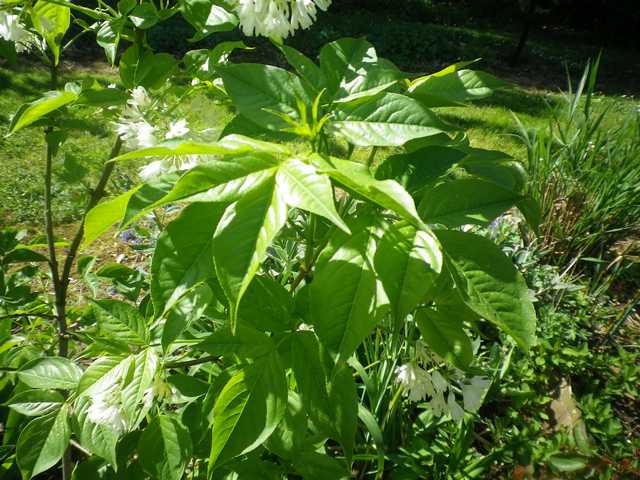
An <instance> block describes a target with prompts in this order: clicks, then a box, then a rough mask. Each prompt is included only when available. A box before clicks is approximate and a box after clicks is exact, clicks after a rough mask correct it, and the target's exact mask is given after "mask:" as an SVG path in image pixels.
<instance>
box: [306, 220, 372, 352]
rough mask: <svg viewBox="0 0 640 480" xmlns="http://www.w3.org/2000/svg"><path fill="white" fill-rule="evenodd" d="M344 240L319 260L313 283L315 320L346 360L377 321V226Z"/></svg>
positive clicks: (329, 345) (330, 348)
mask: <svg viewBox="0 0 640 480" xmlns="http://www.w3.org/2000/svg"><path fill="white" fill-rule="evenodd" d="M340 240H341V242H340V243H339V246H338V247H337V248H335V247H333V246H331V248H335V251H333V252H332V253H331V254H330V257H329V258H325V259H323V260H318V263H317V266H316V273H315V276H314V279H313V282H312V283H311V284H310V300H311V320H312V322H313V325H314V326H315V330H316V333H317V335H318V338H320V341H321V342H322V344H323V345H324V346H325V347H326V348H327V350H328V351H329V352H330V353H331V354H332V355H334V356H336V357H337V358H338V359H342V360H346V359H347V358H349V357H350V356H351V354H352V353H353V352H354V351H355V350H356V348H357V347H358V345H360V343H361V342H362V341H363V340H364V339H365V338H366V337H367V336H368V335H369V334H370V333H371V330H372V329H373V328H374V327H375V325H376V323H377V320H378V319H377V316H376V306H377V305H376V299H377V285H376V277H375V273H374V270H373V266H372V265H371V263H370V257H371V256H372V254H373V251H374V249H375V237H374V227H368V226H365V228H361V229H360V230H359V231H354V233H353V235H351V236H346V235H341V236H340Z"/></svg>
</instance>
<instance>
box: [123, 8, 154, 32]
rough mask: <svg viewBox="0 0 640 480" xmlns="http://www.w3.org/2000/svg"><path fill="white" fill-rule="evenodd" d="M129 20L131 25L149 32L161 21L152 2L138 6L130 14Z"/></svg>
mask: <svg viewBox="0 0 640 480" xmlns="http://www.w3.org/2000/svg"><path fill="white" fill-rule="evenodd" d="M129 19H130V20H131V23H133V24H134V25H135V26H136V27H137V28H139V29H141V30H148V29H150V28H151V27H153V26H154V25H155V24H156V23H158V22H159V21H160V17H159V16H158V9H157V8H156V6H155V5H154V4H153V3H151V2H149V3H142V4H140V5H136V6H135V8H134V9H133V11H131V13H129Z"/></svg>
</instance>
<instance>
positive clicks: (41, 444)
mask: <svg viewBox="0 0 640 480" xmlns="http://www.w3.org/2000/svg"><path fill="white" fill-rule="evenodd" d="M68 415H69V407H68V406H67V405H63V407H62V408H61V409H60V410H58V411H57V412H54V413H50V414H49V415H45V416H44V417H38V418H34V419H33V420H31V421H30V422H29V423H28V424H27V426H26V427H25V428H24V430H22V432H20V437H19V438H18V444H17V446H16V457H17V459H18V466H19V467H20V471H21V472H22V475H23V477H24V478H26V479H31V478H33V477H35V476H36V475H38V474H39V473H42V472H45V471H47V470H48V469H50V468H51V467H53V466H54V465H55V464H56V463H58V461H60V459H61V458H62V455H64V452H65V450H66V449H67V446H68V445H69V439H70V438H71V429H70V428H69V420H68Z"/></svg>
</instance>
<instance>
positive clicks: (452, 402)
mask: <svg viewBox="0 0 640 480" xmlns="http://www.w3.org/2000/svg"><path fill="white" fill-rule="evenodd" d="M447 408H448V409H449V413H450V414H451V418H453V419H454V420H455V421H456V422H457V421H458V420H462V418H463V417H464V410H463V409H462V407H461V406H460V405H458V402H456V396H455V395H454V394H453V392H452V391H451V390H449V396H448V397H447Z"/></svg>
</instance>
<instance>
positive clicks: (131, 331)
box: [92, 299, 149, 345]
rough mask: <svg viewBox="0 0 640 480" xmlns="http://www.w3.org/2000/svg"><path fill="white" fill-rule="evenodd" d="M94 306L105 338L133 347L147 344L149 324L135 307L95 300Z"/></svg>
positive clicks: (110, 301)
mask: <svg viewBox="0 0 640 480" xmlns="http://www.w3.org/2000/svg"><path fill="white" fill-rule="evenodd" d="M92 304H93V312H94V314H95V316H96V319H97V321H98V325H99V327H100V330H101V331H102V333H103V334H104V335H105V336H107V337H109V338H112V339H114V340H118V341H120V342H124V343H127V344H131V345H146V344H147V342H148V340H149V331H148V328H147V324H146V322H145V320H144V317H143V316H142V314H141V313H140V312H139V311H138V309H137V308H135V307H134V306H133V305H131V304H129V303H126V302H121V301H119V300H111V299H103V300H95V301H93V302H92Z"/></svg>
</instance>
